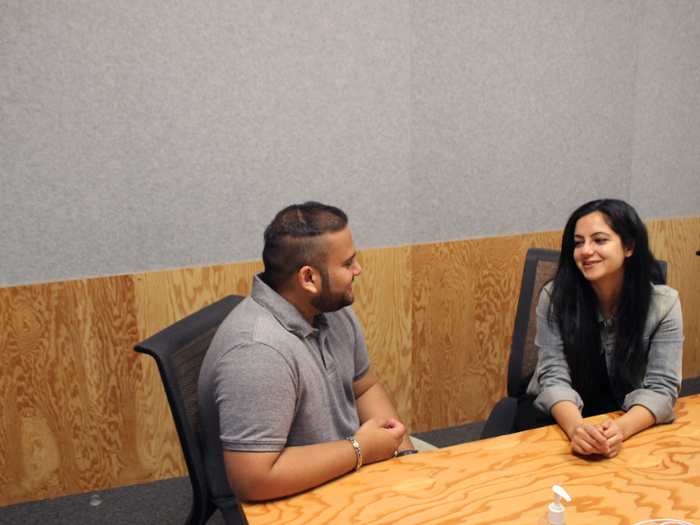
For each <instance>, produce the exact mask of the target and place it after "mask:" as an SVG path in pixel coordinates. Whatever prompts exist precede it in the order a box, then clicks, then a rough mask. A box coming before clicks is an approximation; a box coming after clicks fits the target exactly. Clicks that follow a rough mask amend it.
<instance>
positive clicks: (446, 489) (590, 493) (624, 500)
mask: <svg viewBox="0 0 700 525" xmlns="http://www.w3.org/2000/svg"><path fill="white" fill-rule="evenodd" d="M675 412H676V422H675V423H673V424H670V425H661V426H657V427H653V428H650V429H647V430H645V431H643V432H641V433H639V434H637V435H636V436H633V437H632V438H630V439H629V440H627V441H626V442H625V443H624V444H623V446H622V451H621V452H620V454H619V455H618V456H617V457H616V458H614V459H604V458H599V457H583V456H581V457H579V456H575V455H574V454H572V452H571V448H570V446H569V442H568V440H567V439H566V438H565V434H564V433H563V431H562V430H561V429H560V428H559V427H558V426H552V427H546V428H541V429H537V430H531V431H528V432H522V433H520V434H512V435H509V436H501V437H498V438H493V439H488V440H484V441H476V442H473V443H466V444H463V445H457V446H454V447H449V448H444V449H438V450H433V451H430V452H422V453H420V454H415V455H413V456H406V457H403V458H398V459H391V460H388V461H384V462H381V463H375V464H372V465H367V466H364V467H362V468H361V469H360V470H359V471H357V472H353V473H350V474H347V475H345V476H343V477H341V478H338V479H336V480H334V481H331V482H329V483H326V484H324V485H321V486H320V487H317V488H315V489H313V490H309V491H307V492H304V493H301V494H298V495H296V496H292V497H289V498H284V499H279V500H274V501H269V502H262V503H255V504H246V503H244V504H243V505H242V507H243V510H244V512H245V515H246V517H247V519H248V522H249V524H250V525H262V524H272V523H275V524H303V523H313V524H323V523H332V524H333V525H343V524H346V523H354V524H359V523H361V524H370V523H381V524H401V525H410V524H416V525H424V524H429V523H468V524H470V525H471V524H474V525H477V524H489V525H490V524H495V523H498V524H507V523H511V524H527V525H537V524H538V522H540V523H541V521H540V519H541V517H542V516H545V515H546V514H547V507H548V505H549V504H550V503H551V502H552V501H553V496H552V485H561V486H562V487H564V488H565V489H566V491H567V492H568V493H569V495H570V496H571V498H572V501H571V503H566V502H564V504H565V506H566V523H567V524H568V525H576V524H584V523H590V524H621V525H634V524H636V523H638V522H641V521H644V520H649V519H655V518H666V519H677V520H684V521H688V522H690V523H694V524H698V525H700V395H696V396H692V397H686V398H681V399H680V400H679V401H678V404H677V405H676V409H675ZM618 416H619V413H618V414H614V415H613V417H618ZM591 419H592V420H594V421H602V419H603V417H602V416H600V417H596V418H591Z"/></svg>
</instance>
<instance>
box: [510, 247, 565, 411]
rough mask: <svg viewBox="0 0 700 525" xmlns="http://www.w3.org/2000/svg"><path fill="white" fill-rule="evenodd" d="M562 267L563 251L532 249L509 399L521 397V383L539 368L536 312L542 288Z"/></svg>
mask: <svg viewBox="0 0 700 525" xmlns="http://www.w3.org/2000/svg"><path fill="white" fill-rule="evenodd" d="M558 267H559V250H546V249H544V248H530V249H529V250H528V251H527V255H526V256H525V267H524V268H523V280H522V283H521V285H520V297H519V298H518V309H517V312H516V314H515V326H514V327H513V340H512V343H511V347H510V361H509V362H508V397H518V388H519V385H520V381H521V380H522V379H523V378H524V377H527V376H528V375H530V374H531V373H532V372H534V370H535V366H536V365H537V346H535V335H536V333H537V315H536V314H535V309H536V308H537V303H538V302H539V298H540V292H542V288H543V287H544V285H545V284H547V283H548V282H549V281H551V280H552V279H554V276H555V274H556V273H557V268H558Z"/></svg>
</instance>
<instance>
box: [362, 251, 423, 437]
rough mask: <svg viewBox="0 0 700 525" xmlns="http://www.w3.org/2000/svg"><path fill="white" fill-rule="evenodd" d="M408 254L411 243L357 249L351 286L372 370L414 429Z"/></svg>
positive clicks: (411, 428)
mask: <svg viewBox="0 0 700 525" xmlns="http://www.w3.org/2000/svg"><path fill="white" fill-rule="evenodd" d="M410 253H411V248H410V247H408V246H399V247H396V248H382V249H377V250H365V251H363V252H360V253H358V254H357V260H358V262H359V263H360V265H361V266H362V267H363V272H362V274H361V275H360V276H359V277H358V278H357V279H356V280H355V284H354V286H353V290H354V293H355V304H354V305H353V308H354V309H355V311H356V312H357V316H358V318H359V319H360V323H361V324H362V330H363V332H364V334H365V339H366V341H367V348H368V350H369V356H370V361H371V363H372V365H371V366H372V370H373V371H374V373H375V374H376V375H377V377H378V378H379V379H380V381H381V382H382V384H383V385H384V388H385V389H386V390H387V392H388V394H389V396H390V397H391V399H392V400H393V401H394V404H395V405H396V408H397V409H398V411H399V414H401V415H402V420H403V422H404V424H405V425H406V426H407V428H408V429H409V431H413V420H412V417H413V410H412V391H413V366H412V357H411V350H412V345H411V289H410V282H411V280H410V272H411V268H410Z"/></svg>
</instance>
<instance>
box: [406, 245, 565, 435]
mask: <svg viewBox="0 0 700 525" xmlns="http://www.w3.org/2000/svg"><path fill="white" fill-rule="evenodd" d="M559 242H560V233H558V232H548V233H542V234H534V235H527V236H506V237H496V238H488V239H473V240H468V241H451V242H445V243H436V244H428V245H417V246H414V247H413V251H412V268H413V272H412V288H413V362H414V371H413V375H414V377H415V378H416V379H415V386H414V401H413V407H414V414H413V421H414V423H415V425H416V427H417V429H418V430H417V431H421V430H429V429H434V428H441V427H445V426H452V425H458V424H464V423H470V422H473V421H480V420H483V419H485V418H486V417H487V416H488V414H489V412H490V410H491V408H492V406H493V404H495V402H496V401H497V400H498V399H500V397H502V396H503V395H505V377H506V375H505V373H504V371H505V370H507V363H508V356H509V352H510V338H511V334H512V331H513V322H514V319H515V306H516V305H517V298H518V294H519V291H520V280H521V276H522V268H523V265H524V261H525V252H526V251H527V249H528V248H529V247H531V246H538V247H543V248H549V247H554V246H557V245H558V244H559Z"/></svg>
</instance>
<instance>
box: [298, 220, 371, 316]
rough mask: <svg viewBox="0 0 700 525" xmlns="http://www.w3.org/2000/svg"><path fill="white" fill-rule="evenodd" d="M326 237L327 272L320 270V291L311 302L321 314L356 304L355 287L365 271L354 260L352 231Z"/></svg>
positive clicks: (343, 231) (348, 230)
mask: <svg viewBox="0 0 700 525" xmlns="http://www.w3.org/2000/svg"><path fill="white" fill-rule="evenodd" d="M324 237H325V239H324V240H325V241H326V242H328V253H329V255H328V261H327V264H326V267H325V268H319V269H318V271H319V273H320V274H321V291H320V292H319V293H318V295H316V296H315V297H314V298H313V299H312V300H311V305H312V306H313V307H314V308H316V309H317V310H319V311H320V312H335V311H336V310H340V309H341V308H344V307H346V306H349V305H351V304H352V303H353V302H354V301H355V296H354V295H353V293H352V283H353V281H354V280H355V277H357V276H358V275H360V274H361V273H362V267H361V266H360V263H358V262H357V260H356V259H355V244H354V243H353V242H352V234H351V233H350V228H349V227H345V229H343V230H341V231H339V232H337V233H328V234H326V235H324Z"/></svg>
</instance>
